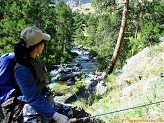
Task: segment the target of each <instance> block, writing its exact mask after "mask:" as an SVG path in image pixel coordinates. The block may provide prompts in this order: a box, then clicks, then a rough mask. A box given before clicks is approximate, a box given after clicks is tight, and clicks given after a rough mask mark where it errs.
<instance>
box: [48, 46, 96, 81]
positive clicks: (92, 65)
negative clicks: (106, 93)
mask: <svg viewBox="0 0 164 123" xmlns="http://www.w3.org/2000/svg"><path fill="white" fill-rule="evenodd" d="M71 52H74V53H77V54H78V55H77V56H75V57H74V58H73V59H72V61H71V62H70V63H69V66H71V69H72V68H75V67H77V64H79V65H81V67H80V69H77V71H78V72H82V73H84V74H85V75H86V81H89V80H90V79H92V78H93V77H94V75H93V74H92V73H94V72H95V71H96V70H97V67H96V61H95V60H93V59H90V58H89V52H88V51H87V50H84V49H81V48H77V47H72V49H71ZM64 69H70V68H69V67H67V68H64ZM77 71H75V72H77ZM50 75H51V77H52V79H51V82H52V83H54V82H56V80H57V77H58V75H59V69H54V70H52V71H51V72H50Z"/></svg>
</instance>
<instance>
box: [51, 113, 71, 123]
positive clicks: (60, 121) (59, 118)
mask: <svg viewBox="0 0 164 123" xmlns="http://www.w3.org/2000/svg"><path fill="white" fill-rule="evenodd" d="M52 118H53V119H54V120H55V121H56V122H57V123H71V122H70V121H69V118H68V117H67V116H65V115H62V114H59V113H58V112H56V113H55V114H54V115H53V117H52Z"/></svg>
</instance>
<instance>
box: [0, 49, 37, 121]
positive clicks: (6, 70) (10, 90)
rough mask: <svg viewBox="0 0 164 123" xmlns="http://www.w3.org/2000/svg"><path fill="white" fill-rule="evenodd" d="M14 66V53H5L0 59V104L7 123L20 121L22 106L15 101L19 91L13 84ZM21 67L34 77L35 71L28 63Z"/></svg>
mask: <svg viewBox="0 0 164 123" xmlns="http://www.w3.org/2000/svg"><path fill="white" fill-rule="evenodd" d="M15 64H16V61H15V54H14V52H11V53H6V54H4V55H2V56H1V57H0V104H1V107H2V111H3V114H4V116H5V120H6V121H7V122H8V123H11V122H12V121H17V120H19V119H20V117H21V115H22V108H23V105H24V104H23V103H22V102H21V101H20V100H17V96H18V93H20V89H19V87H18V85H17V84H16V82H15V77H14V71H15V70H14V66H15ZM23 65H25V66H27V67H28V68H29V69H30V70H31V71H32V73H33V75H34V76H35V69H34V67H33V66H32V65H31V64H30V63H29V62H26V63H24V64H23ZM20 66H21V65H20Z"/></svg>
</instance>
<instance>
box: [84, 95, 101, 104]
mask: <svg viewBox="0 0 164 123" xmlns="http://www.w3.org/2000/svg"><path fill="white" fill-rule="evenodd" d="M102 98H103V97H102V96H101V95H91V96H90V97H89V98H88V100H87V101H86V105H88V106H92V105H93V104H94V103H96V102H98V101H99V100H100V99H102Z"/></svg>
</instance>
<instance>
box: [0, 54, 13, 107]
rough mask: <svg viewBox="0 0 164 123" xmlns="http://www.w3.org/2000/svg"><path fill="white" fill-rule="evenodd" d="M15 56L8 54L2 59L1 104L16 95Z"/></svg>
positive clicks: (0, 58)
mask: <svg viewBox="0 0 164 123" xmlns="http://www.w3.org/2000/svg"><path fill="white" fill-rule="evenodd" d="M14 61H15V54H14V53H13V52H11V53H6V54H4V55H2V56H1V57H0V104H2V103H3V102H4V101H6V100H7V99H9V98H11V97H13V96H14V94H15V91H16V90H15V87H14V65H15V62H14Z"/></svg>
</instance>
